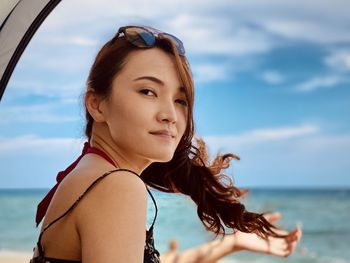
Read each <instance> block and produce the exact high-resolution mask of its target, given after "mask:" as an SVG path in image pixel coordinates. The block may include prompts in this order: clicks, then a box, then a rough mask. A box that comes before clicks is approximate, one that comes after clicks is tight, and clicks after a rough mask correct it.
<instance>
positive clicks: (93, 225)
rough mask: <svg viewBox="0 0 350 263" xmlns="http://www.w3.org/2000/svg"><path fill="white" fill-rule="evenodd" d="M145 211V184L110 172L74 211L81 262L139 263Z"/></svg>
mask: <svg viewBox="0 0 350 263" xmlns="http://www.w3.org/2000/svg"><path fill="white" fill-rule="evenodd" d="M146 211H147V189H146V185H145V183H144V182H143V181H142V179H141V178H139V177H138V176H137V175H136V174H133V173H131V172H128V171H114V172H112V173H110V174H108V175H107V176H106V177H104V178H103V179H102V180H101V181H99V182H98V184H96V185H95V186H94V187H93V189H91V191H89V192H88V193H87V194H86V196H85V197H84V198H83V199H82V200H81V204H79V206H78V207H77V211H76V224H77V229H78V232H79V235H80V238H81V248H82V260H83V262H109V261H111V262H112V259H113V258H114V260H115V259H116V258H118V259H122V261H123V262H141V261H142V258H143V247H144V242H145V230H146ZM111 244H115V245H114V246H113V247H114V248H113V249H111Z"/></svg>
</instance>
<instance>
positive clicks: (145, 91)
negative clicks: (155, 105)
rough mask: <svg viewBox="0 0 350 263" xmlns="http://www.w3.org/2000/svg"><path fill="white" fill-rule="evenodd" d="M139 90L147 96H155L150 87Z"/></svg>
mask: <svg viewBox="0 0 350 263" xmlns="http://www.w3.org/2000/svg"><path fill="white" fill-rule="evenodd" d="M140 92H141V93H143V94H145V95H147V96H151V95H152V94H153V95H155V96H156V93H155V92H153V91H152V90H150V89H142V90H140Z"/></svg>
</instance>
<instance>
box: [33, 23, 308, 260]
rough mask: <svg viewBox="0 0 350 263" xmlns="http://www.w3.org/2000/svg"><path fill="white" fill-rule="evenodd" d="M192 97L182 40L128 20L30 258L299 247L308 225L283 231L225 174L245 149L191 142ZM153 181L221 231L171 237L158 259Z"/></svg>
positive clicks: (109, 50)
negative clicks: (244, 199)
mask: <svg viewBox="0 0 350 263" xmlns="http://www.w3.org/2000/svg"><path fill="white" fill-rule="evenodd" d="M193 102H194V87H193V79H192V74H191V70H190V66H189V64H188V62H187V59H186V57H185V50H184V47H183V45H182V42H181V41H180V40H179V39H177V38H176V37H175V36H172V35H169V34H167V33H164V32H160V31H158V30H156V29H154V28H150V27H139V26H127V27H121V28H120V29H119V30H118V32H117V34H116V35H115V36H114V37H113V38H112V39H111V40H110V41H108V42H107V43H106V44H105V45H104V46H103V47H102V49H101V50H100V51H99V53H98V54H97V56H96V59H95V62H94V64H93V66H92V68H91V70H90V74H89V77H88V80H87V90H86V94H85V107H86V119H87V124H86V129H85V134H86V136H87V137H88V140H89V142H87V143H85V147H84V149H83V153H82V155H81V156H80V157H79V158H78V159H77V160H76V161H75V162H74V163H73V164H72V165H71V166H69V167H68V168H67V169H66V170H65V171H63V172H60V173H59V174H58V176H57V181H58V183H57V184H56V186H55V187H54V188H53V189H52V190H51V191H50V192H49V194H48V195H47V196H46V197H45V199H44V200H43V201H42V202H41V203H40V204H39V206H38V211H37V224H39V223H40V221H41V219H42V218H43V217H44V215H45V220H44V222H43V225H42V231H41V234H40V236H39V240H38V244H37V247H36V249H35V251H34V258H33V259H32V262H51V263H55V262H84V263H90V262H91V263H92V262H93V263H98V262H103V263H108V262H178V263H180V262H215V261H216V260H218V259H220V258H222V257H223V256H225V255H227V254H230V253H232V252H235V251H240V250H249V251H255V252H261V253H267V254H273V255H278V256H288V255H289V254H290V253H292V252H293V250H294V249H295V246H296V244H297V243H298V242H299V240H300V237H301V230H300V229H298V228H296V229H294V230H293V231H291V232H287V231H282V230H280V229H277V228H275V227H274V226H273V225H272V223H274V222H275V221H276V220H277V219H278V218H279V216H278V215H273V214H270V215H265V216H264V215H262V214H256V213H251V212H248V211H246V210H245V208H244V206H243V205H242V204H241V203H240V202H239V200H238V199H239V197H240V196H242V195H243V191H240V190H239V189H238V188H236V187H234V186H233V185H232V183H229V184H224V183H223V179H226V182H227V181H229V182H231V181H230V180H229V177H227V176H225V175H223V174H221V170H223V169H225V168H227V167H228V166H229V162H230V158H236V159H238V157H237V156H235V155H233V154H226V155H222V156H220V155H219V156H217V157H216V159H215V160H214V162H213V163H212V164H209V163H208V157H207V153H206V149H205V144H204V142H203V141H201V140H199V139H198V140H197V144H198V145H197V146H194V145H193V141H192V140H193V135H194V122H193ZM88 153H94V154H88ZM63 179H64V180H63ZM147 185H148V186H151V187H153V188H155V189H158V190H160V191H164V192H179V193H183V194H185V195H188V196H190V197H191V198H192V200H193V201H194V202H195V203H196V204H197V206H198V210H197V212H198V215H199V218H200V220H201V221H202V223H203V224H204V226H205V227H206V229H207V230H208V231H212V232H214V233H216V234H217V235H218V234H223V236H224V237H223V239H222V240H215V241H212V242H210V243H207V244H204V245H202V246H199V247H197V248H193V249H190V250H187V251H184V252H182V253H180V252H177V251H176V244H174V243H172V244H171V246H170V251H169V252H168V253H166V254H165V255H163V256H162V257H161V258H160V255H159V252H158V251H157V250H156V248H155V247H154V241H153V226H154V223H155V220H156V216H157V207H156V214H155V217H154V220H153V223H152V225H151V227H150V228H149V229H148V230H146V231H145V225H146V205H147V195H148V194H149V195H150V196H151V198H152V200H153V202H154V205H155V206H156V203H155V200H154V198H153V196H152V194H151V192H150V191H149V189H148V187H147ZM51 199H52V200H51ZM224 225H226V226H227V227H229V228H231V229H232V230H233V231H234V233H233V234H226V233H225V229H224Z"/></svg>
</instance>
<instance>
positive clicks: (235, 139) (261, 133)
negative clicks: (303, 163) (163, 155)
mask: <svg viewBox="0 0 350 263" xmlns="http://www.w3.org/2000/svg"><path fill="white" fill-rule="evenodd" d="M319 131H320V127H319V126H317V125H314V124H304V125H300V126H295V127H280V128H270V129H257V130H252V131H247V132H245V133H242V134H238V135H225V136H203V137H204V139H205V141H206V142H208V144H209V145H211V147H214V148H215V149H220V148H237V147H239V148H244V147H247V146H252V145H258V144H261V143H269V142H273V141H286V140H290V139H295V138H300V137H304V136H310V135H315V134H318V133H319Z"/></svg>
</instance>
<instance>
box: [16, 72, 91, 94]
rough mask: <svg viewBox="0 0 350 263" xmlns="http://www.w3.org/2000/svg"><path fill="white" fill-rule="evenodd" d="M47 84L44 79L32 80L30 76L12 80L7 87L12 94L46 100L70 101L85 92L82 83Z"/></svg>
mask: <svg viewBox="0 0 350 263" xmlns="http://www.w3.org/2000/svg"><path fill="white" fill-rule="evenodd" d="M58 82H59V81H56V82H49V81H47V80H46V79H44V78H43V79H40V78H37V79H35V80H33V78H31V77H30V76H28V77H22V78H21V79H20V80H19V79H14V80H13V81H12V82H11V83H10V84H9V85H10V86H9V87H10V88H11V91H12V92H13V93H14V94H17V95H20V96H28V95H39V96H45V97H48V98H62V99H72V98H78V97H79V96H80V95H81V94H82V92H83V91H84V90H85V86H84V85H85V83H84V82H83V81H82V82H62V83H58Z"/></svg>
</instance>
